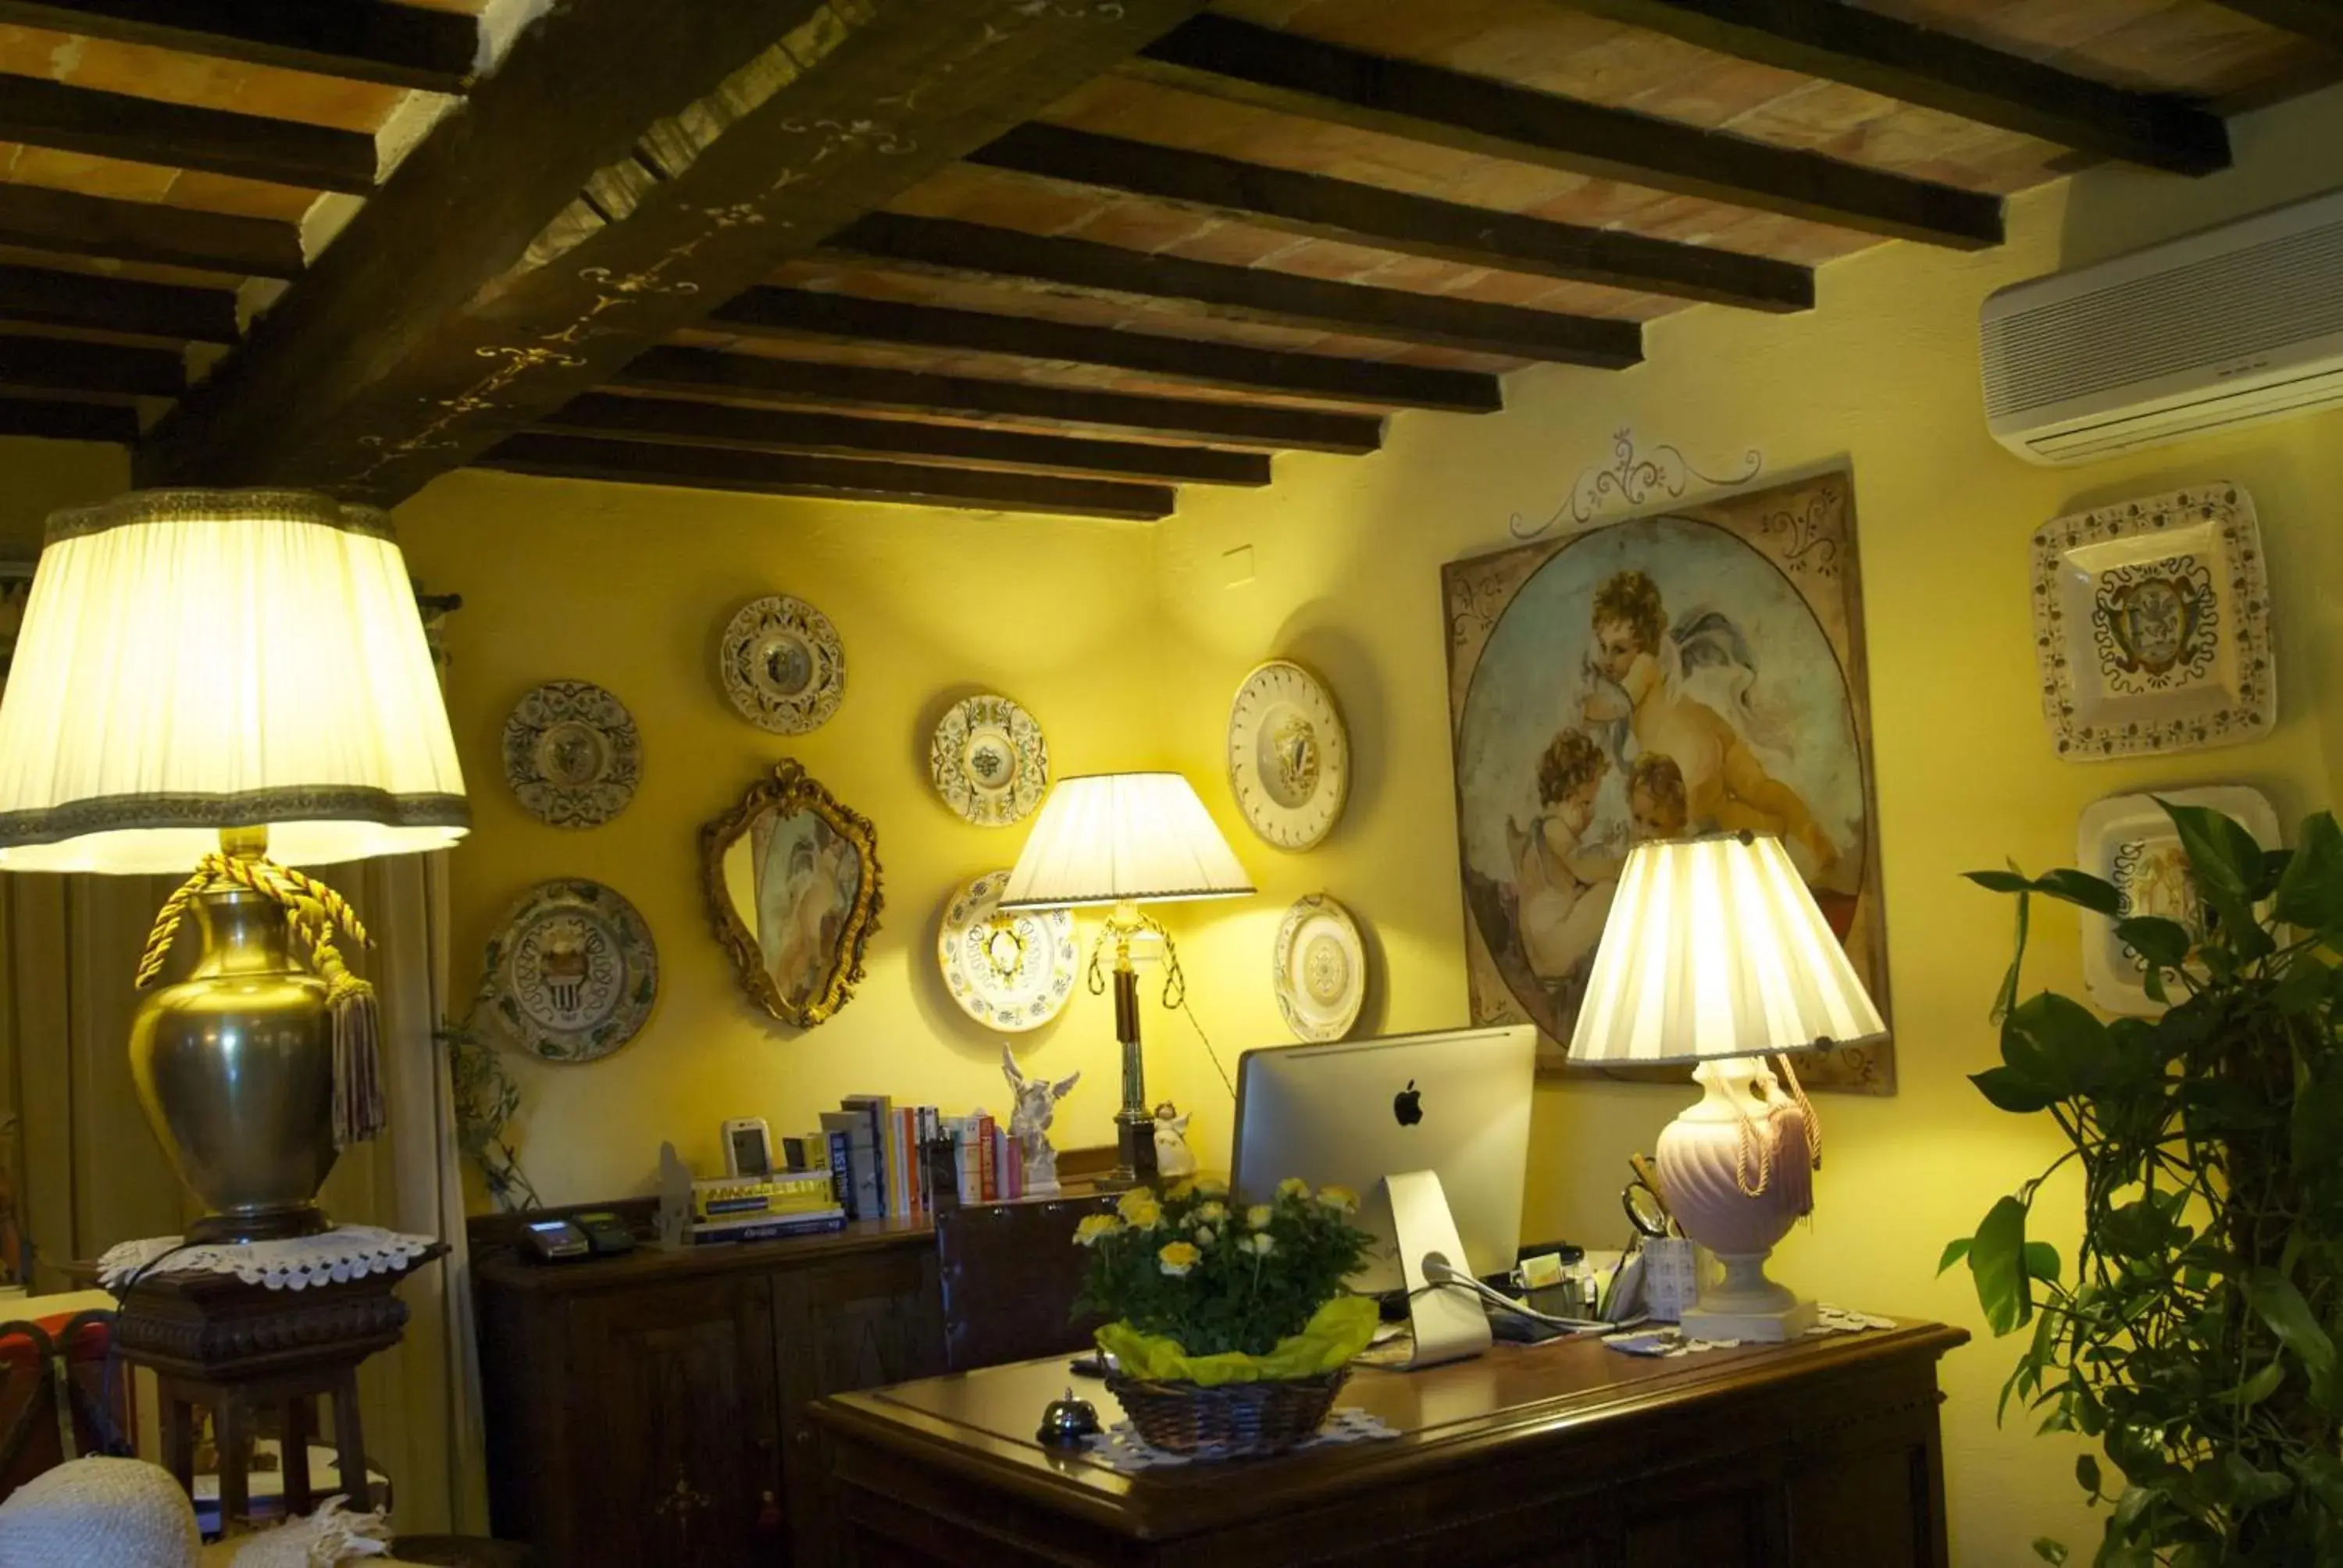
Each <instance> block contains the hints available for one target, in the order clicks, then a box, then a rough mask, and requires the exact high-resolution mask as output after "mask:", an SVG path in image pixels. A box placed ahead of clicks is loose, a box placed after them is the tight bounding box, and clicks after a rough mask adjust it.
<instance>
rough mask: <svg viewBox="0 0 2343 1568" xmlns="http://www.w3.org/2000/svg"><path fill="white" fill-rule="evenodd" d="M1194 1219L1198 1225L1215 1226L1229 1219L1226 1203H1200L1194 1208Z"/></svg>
mask: <svg viewBox="0 0 2343 1568" xmlns="http://www.w3.org/2000/svg"><path fill="white" fill-rule="evenodd" d="M1195 1217H1196V1222H1197V1223H1198V1224H1200V1225H1215V1224H1218V1223H1219V1222H1220V1221H1222V1220H1225V1219H1227V1218H1228V1217H1229V1206H1228V1205H1227V1204H1226V1203H1200V1204H1198V1205H1197V1207H1196V1216H1195Z"/></svg>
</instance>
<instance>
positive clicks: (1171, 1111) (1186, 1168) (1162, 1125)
mask: <svg viewBox="0 0 2343 1568" xmlns="http://www.w3.org/2000/svg"><path fill="white" fill-rule="evenodd" d="M1189 1114H1190V1115H1193V1114H1194V1112H1190V1113H1189ZM1155 1173H1156V1174H1157V1175H1158V1176H1161V1177H1162V1178H1164V1179H1165V1180H1166V1181H1170V1180H1172V1179H1173V1178H1175V1177H1180V1176H1193V1175H1194V1174H1195V1173H1196V1151H1194V1150H1192V1149H1191V1148H1189V1147H1188V1117H1186V1116H1182V1115H1181V1114H1180V1108H1179V1107H1178V1106H1176V1105H1174V1104H1172V1102H1171V1101H1168V1100H1167V1101H1164V1102H1163V1103H1162V1104H1161V1105H1159V1106H1157V1107H1156V1108H1155Z"/></svg>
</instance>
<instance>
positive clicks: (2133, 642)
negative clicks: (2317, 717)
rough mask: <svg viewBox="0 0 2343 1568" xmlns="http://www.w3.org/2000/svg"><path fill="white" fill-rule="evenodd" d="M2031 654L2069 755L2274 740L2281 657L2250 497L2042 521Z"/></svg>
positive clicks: (2086, 757)
mask: <svg viewBox="0 0 2343 1568" xmlns="http://www.w3.org/2000/svg"><path fill="white" fill-rule="evenodd" d="M2034 649H2035V658H2036V661H2037V662H2038V663H2039V665H2040V666H2041V671H2042V715H2043V718H2044V719H2046V720H2047V721H2048V723H2049V726H2050V739H2051V741H2052V743H2053V744H2055V745H2056V747H2057V749H2058V755H2059V756H2061V757H2063V758H2066V759H2067V760H2068V761H2071V762H2096V761H2100V760H2102V759H2107V758H2110V757H2126V756H2130V755H2133V754H2134V753H2137V752H2143V751H2195V750H2199V749H2203V748H2205V747H2208V746H2228V745H2234V744H2236V743H2237V742H2238V741H2242V740H2251V739H2256V738H2257V737H2258V736H2261V735H2265V734H2268V732H2269V729H2270V726H2271V725H2272V724H2273V723H2275V722H2276V721H2277V719H2278V662H2277V655H2276V653H2275V652H2274V650H2273V649H2272V648H2271V647H2270V634H2269V586H2268V580H2267V578H2266V575H2265V570H2264V566H2263V561H2262V539H2261V528H2260V527H2259V525H2258V523H2257V522H2256V521H2255V519H2254V503H2253V498H2251V497H2250V496H2248V495H2247V494H2246V492H2245V491H2244V490H2243V489H2242V488H2240V487H2237V486H2236V485H2230V484H2210V485H2205V486H2202V487H2196V488H2191V489H2187V490H2176V491H2174V492H2173V493H2172V494H2170V495H2167V496H2157V497H2154V498H2149V499H2147V500H2139V501H2126V502H2123V503H2121V504H2119V505H2117V506H2112V507H2101V508H2098V509H2097V510H2096V511H2089V512H2077V513H2076V514H2075V515H2073V516H2072V517H2065V518H2059V519H2057V520H2056V522H2053V523H2050V524H2047V525H2046V526H2045V527H2044V528H2041V529H2040V530H2039V531H2038V532H2036V534H2035V536H2034Z"/></svg>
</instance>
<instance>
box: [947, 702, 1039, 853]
mask: <svg viewBox="0 0 2343 1568" xmlns="http://www.w3.org/2000/svg"><path fill="white" fill-rule="evenodd" d="M928 776H929V777H930V779H934V780H935V785H936V793H937V794H939V795H940V796H942V797H943V798H944V804H945V805H947V806H949V807H950V808H951V809H953V810H954V811H957V812H959V813H960V816H961V817H962V818H963V819H966V820H968V821H970V822H973V823H975V824H976V825H977V826H978V827H980V828H1005V827H1007V826H1008V825H1009V824H1010V823H1011V822H1018V821H1022V820H1023V819H1025V818H1027V817H1030V816H1031V815H1032V813H1033V808H1034V807H1036V806H1039V805H1040V804H1041V797H1042V795H1043V794H1045V793H1046V792H1047V791H1048V790H1049V788H1050V743H1049V742H1048V741H1046V740H1044V739H1042V738H1041V726H1040V725H1038V724H1036V723H1034V722H1033V716H1032V715H1031V714H1030V713H1028V712H1026V711H1025V710H1024V709H1021V708H1020V707H1018V706H1017V704H1015V703H1013V702H1011V701H1010V700H1009V699H1007V698H1005V697H994V696H990V695H989V694H988V695H986V696H983V697H971V698H970V699H968V700H967V701H965V702H960V703H956V704H954V705H953V707H952V709H951V711H950V712H949V713H947V714H945V715H944V716H943V719H942V721H941V722H940V723H939V724H938V725H937V726H936V732H935V735H934V737H933V738H932V739H930V741H929V742H928Z"/></svg>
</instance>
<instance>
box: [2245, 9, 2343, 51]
mask: <svg viewBox="0 0 2343 1568" xmlns="http://www.w3.org/2000/svg"><path fill="white" fill-rule="evenodd" d="M2220 3H2221V5H2223V6H2224V7H2226V8H2227V9H2228V10H2231V11H2235V12H2237V14H2238V15H2241V16H2250V17H2252V18H2253V19H2254V20H2255V21H2257V22H2259V23H2260V24H2261V25H2264V26H2265V27H2275V28H2277V29H2278V31H2279V32H2281V33H2292V34H2293V35H2296V36H2297V37H2299V38H2308V39H2309V40H2310V41H2311V42H2312V43H2314V44H2324V45H2326V46H2327V47H2328V48H2329V49H2332V50H2334V51H2336V52H2337V53H2338V54H2343V5H2337V4H2336V3H2335V0H2220Z"/></svg>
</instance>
